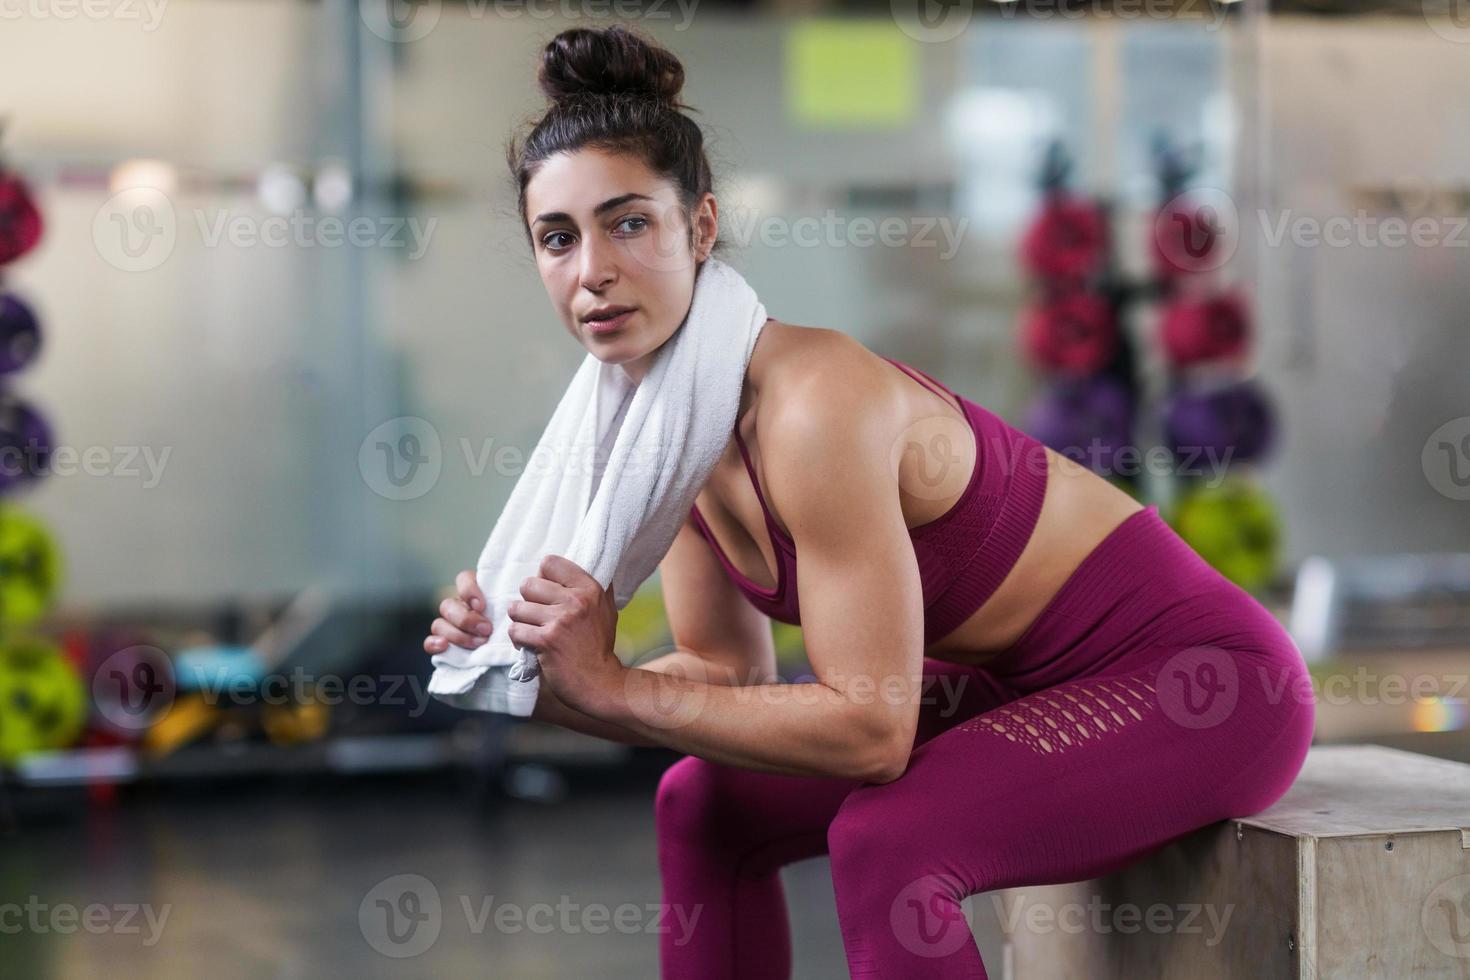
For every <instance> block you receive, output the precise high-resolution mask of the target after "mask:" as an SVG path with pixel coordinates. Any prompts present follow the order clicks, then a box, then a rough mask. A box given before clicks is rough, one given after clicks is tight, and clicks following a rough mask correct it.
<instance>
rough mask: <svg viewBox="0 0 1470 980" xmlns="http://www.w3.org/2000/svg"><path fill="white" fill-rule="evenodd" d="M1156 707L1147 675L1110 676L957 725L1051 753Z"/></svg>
mask: <svg viewBox="0 0 1470 980" xmlns="http://www.w3.org/2000/svg"><path fill="white" fill-rule="evenodd" d="M1156 707H1157V701H1156V699H1155V697H1154V686H1153V685H1152V684H1150V683H1149V682H1148V681H1147V680H1144V679H1143V678H1141V677H1139V678H1132V677H1106V678H1102V679H1099V680H1095V681H1079V682H1076V683H1068V684H1062V685H1058V686H1057V687H1054V688H1050V689H1048V690H1044V691H1037V692H1036V693H1034V694H1028V695H1026V696H1025V697H1024V698H1021V699H1020V700H1018V701H1013V702H1011V703H1010V704H1006V705H1002V706H1001V707H999V708H994V709H992V710H990V711H987V712H985V713H984V714H982V715H977V716H976V717H974V718H971V719H969V720H968V721H964V722H962V723H961V724H960V725H959V728H960V730H961V731H967V732H986V733H989V734H994V735H999V736H1002V737H1003V738H1007V739H1009V740H1010V741H1012V742H1019V743H1020V744H1022V745H1025V746H1026V747H1027V748H1029V749H1031V750H1032V751H1033V752H1035V753H1037V754H1038V755H1050V754H1051V753H1053V752H1065V751H1067V750H1068V749H1072V748H1076V747H1077V746H1079V745H1082V744H1084V743H1086V742H1090V741H1092V740H1093V739H1096V738H1101V737H1102V736H1104V735H1106V734H1108V733H1109V732H1114V731H1118V730H1119V729H1121V728H1124V727H1126V726H1128V725H1131V724H1133V723H1134V722H1137V721H1142V720H1143V718H1144V716H1145V715H1148V714H1149V713H1150V712H1152V711H1154V710H1156Z"/></svg>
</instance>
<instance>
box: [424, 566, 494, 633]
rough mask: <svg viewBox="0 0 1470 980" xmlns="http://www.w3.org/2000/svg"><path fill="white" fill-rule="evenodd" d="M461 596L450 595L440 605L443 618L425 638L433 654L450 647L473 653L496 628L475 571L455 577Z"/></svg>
mask: <svg viewBox="0 0 1470 980" xmlns="http://www.w3.org/2000/svg"><path fill="white" fill-rule="evenodd" d="M454 586H455V589H456V590H457V592H458V595H453V596H450V597H449V598H447V599H445V600H444V601H443V602H441V603H439V618H438V619H436V620H434V623H433V625H432V626H430V627H429V633H430V635H429V636H427V637H425V638H424V649H425V650H426V651H427V652H429V653H443V652H444V651H445V650H447V649H449V644H451V643H453V644H454V645H455V646H458V647H464V648H465V649H467V650H473V649H474V648H475V647H477V646H480V645H481V644H482V643H484V642H485V640H486V639H487V638H488V637H489V636H490V632H491V630H492V629H493V627H492V626H491V623H490V620H489V619H487V618H485V615H484V613H485V593H483V592H481V591H480V584H479V583H478V582H477V581H475V572H474V569H468V568H467V569H465V570H464V571H462V572H460V573H459V574H458V575H456V576H455V577H454Z"/></svg>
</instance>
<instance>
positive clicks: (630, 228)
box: [526, 149, 716, 381]
mask: <svg viewBox="0 0 1470 980" xmlns="http://www.w3.org/2000/svg"><path fill="white" fill-rule="evenodd" d="M526 220H527V222H528V224H529V227H530V231H531V243H532V246H533V248H534V249H535V255H536V268H537V270H538V271H539V272H540V273H541V281H542V282H544V283H545V284H546V293H547V295H548V296H550V297H551V302H552V305H553V306H555V307H556V312H557V315H558V316H560V317H561V320H562V323H563V325H564V326H566V328H567V330H568V331H569V332H570V333H571V335H572V336H573V337H575V338H576V339H577V342H578V343H580V344H581V345H582V346H583V347H586V348H587V350H589V351H590V352H591V353H592V354H593V355H594V356H595V357H597V358H598V359H599V360H601V361H604V362H607V363H610V364H621V365H623V367H624V370H626V371H627V372H628V374H629V375H630V376H631V377H633V379H634V380H635V381H638V380H641V379H642V377H643V374H644V373H646V370H647V365H648V361H647V358H648V355H650V354H652V353H653V352H654V351H656V350H657V349H658V348H659V347H660V346H662V344H663V343H664V341H666V340H668V339H669V338H670V337H671V336H673V334H674V331H675V330H677V329H678V328H679V325H680V324H681V323H683V322H684V317H685V316H686V315H687V314H688V312H689V304H690V301H691V300H692V299H693V296H694V273H695V269H696V265H697V263H699V262H702V261H704V259H705V258H706V257H707V256H708V255H709V251H710V248H711V247H712V246H713V245H714V236H715V228H716V222H715V199H714V195H712V194H706V195H705V199H704V200H703V201H701V202H700V207H699V211H698V212H697V214H696V216H695V221H694V227H695V229H696V232H697V234H696V236H695V242H694V245H693V247H691V243H690V237H689V228H690V224H689V219H688V216H687V215H686V214H685V212H684V210H683V208H682V206H681V205H680V203H679V197H678V194H677V192H676V191H675V188H674V185H673V184H672V183H671V182H669V181H668V180H665V179H662V178H660V177H658V176H656V175H654V174H653V173H651V172H650V171H649V170H648V169H647V168H646V167H645V166H644V165H643V163H642V162H641V161H639V160H637V159H635V158H633V157H631V156H627V155H622V154H612V153H608V152H606V151H603V150H593V149H584V150H579V151H577V152H575V153H560V154H557V155H556V156H553V157H550V158H548V159H547V160H546V161H545V162H544V163H543V164H542V166H541V169H540V170H539V171H537V173H536V175H535V176H534V177H532V178H531V180H530V182H529V183H528V184H527V186H526ZM628 309H631V310H632V312H631V313H628V314H626V315H622V316H614V317H612V318H610V319H609V318H606V314H607V313H608V312H609V311H613V312H616V311H619V310H628Z"/></svg>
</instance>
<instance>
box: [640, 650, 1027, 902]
mask: <svg viewBox="0 0 1470 980" xmlns="http://www.w3.org/2000/svg"><path fill="white" fill-rule="evenodd" d="M923 670H924V673H923V683H922V685H921V687H920V692H919V693H920V703H919V719H918V727H917V731H916V733H915V737H914V746H915V749H916V750H918V749H919V748H921V747H922V746H924V745H925V744H927V743H928V742H929V741H931V740H932V739H934V738H936V737H938V736H940V735H942V734H943V733H945V732H948V731H950V730H952V729H953V728H954V727H955V726H957V725H960V724H962V723H964V722H965V721H967V720H969V719H972V718H975V717H976V716H978V715H981V714H983V713H984V712H986V711H990V710H993V709H995V708H997V707H999V706H1001V705H1003V704H1005V703H1007V702H1008V701H1011V700H1014V699H1015V698H1016V697H1017V696H1018V695H1017V693H1016V692H1015V691H1013V690H1011V689H1010V688H1009V687H1007V686H1006V685H1004V684H1002V683H1001V682H999V681H997V680H996V679H995V678H994V677H992V676H991V675H990V674H988V673H987V672H986V671H984V670H983V669H981V668H977V667H967V666H962V665H958V664H951V663H947V662H943V661H937V660H931V659H925V661H924V667H923ZM866 785H869V784H868V783H866V782H864V781H863V780H858V779H850V778H840V777H821V776H793V775H784V774H781V773H769V772H761V771H758V770H753V769H745V768H741V767H738V766H731V765H726V764H723V763H718V762H711V761H709V760H706V759H702V758H699V757H697V756H686V757H685V758H683V759H680V760H679V761H678V762H676V763H674V764H673V765H672V766H670V767H669V769H668V770H667V771H666V772H665V773H664V775H663V777H662V779H661V780H660V781H659V786H658V791H657V794H656V796H655V814H656V817H657V823H658V829H659V835H660V838H661V840H663V841H664V842H665V844H666V845H667V844H671V843H672V840H671V838H672V839H677V840H679V841H680V842H681V843H680V845H679V848H678V849H680V850H683V849H684V848H695V849H699V850H704V851H725V852H729V853H735V854H738V855H739V856H740V858H741V860H742V866H743V867H745V868H746V869H747V870H749V871H752V872H756V873H762V872H766V871H770V870H771V869H773V868H776V867H779V866H781V865H784V864H788V863H790V862H792V861H796V860H800V859H802V858H806V857H815V856H817V855H820V854H823V853H825V852H826V849H827V829H828V825H829V824H830V823H831V821H832V818H833V816H834V815H836V813H837V810H838V808H839V807H840V806H841V805H842V801H843V800H844V799H845V798H846V797H847V796H848V794H849V793H851V792H852V791H853V790H855V789H858V788H859V787H862V786H866Z"/></svg>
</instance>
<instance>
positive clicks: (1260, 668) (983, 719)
mask: <svg viewBox="0 0 1470 980" xmlns="http://www.w3.org/2000/svg"><path fill="white" fill-rule="evenodd" d="M924 669H925V681H924V687H923V692H924V694H923V703H922V707H921V717H920V721H919V730H918V734H917V737H916V738H915V740H914V749H913V754H912V755H911V756H910V757H909V764H908V769H907V770H906V771H905V773H904V775H903V776H901V777H900V778H898V779H897V780H895V781H893V782H891V783H883V784H877V783H864V782H860V781H854V780H849V779H837V778H821V777H802V776H784V775H776V774H771V773H763V772H758V771H754V770H748V769H740V768H736V767H731V766H726V765H721V764H717V763H713V762H708V761H706V760H704V759H700V758H697V757H694V756H688V757H685V758H683V759H681V760H679V761H678V762H677V763H675V764H674V765H673V766H671V767H670V768H669V769H668V771H667V772H666V773H665V774H664V776H663V778H662V780H661V782H660V783H659V787H658V792H657V796H656V799H655V821H656V824H657V828H658V860H659V871H660V875H661V877H662V880H663V902H664V905H665V908H664V910H663V911H664V913H665V914H664V915H663V916H661V921H664V922H689V921H691V920H692V921H693V923H694V925H693V927H692V928H691V929H689V930H687V931H686V930H684V929H678V930H675V929H669V930H665V931H663V932H661V933H660V948H659V957H660V965H661V976H662V977H663V978H664V980H777V978H780V980H785V978H787V977H789V976H790V974H791V937H790V924H789V922H788V919H787V912H786V904H785V896H784V894H783V892H782V888H781V880H780V877H779V874H778V872H779V870H780V868H781V866H782V865H785V864H789V863H791V862H793V861H799V860H802V859H804V858H811V857H816V856H818V855H822V854H827V855H830V859H831V866H832V884H833V887H834V890H835V894H836V901H837V917H838V921H839V923H840V925H841V929H842V938H843V943H844V947H845V949H846V953H847V963H848V969H849V972H850V975H851V976H853V977H880V978H883V980H909V978H916V977H925V978H928V977H935V978H943V977H964V978H970V980H984V978H985V976H986V973H985V968H984V966H983V965H982V964H981V961H980V953H979V950H978V949H977V948H976V946H975V941H974V937H973V934H972V932H971V929H970V925H969V922H968V920H967V919H966V917H965V915H964V911H963V909H962V908H961V906H960V902H961V900H962V899H963V898H965V897H966V896H968V895H973V894H977V893H979V892H986V891H991V890H994V889H999V888H1009V887H1013V886H1018V885H1041V884H1052V883H1060V882H1068V881H1079V880H1083V879H1087V878H1092V877H1095V876H1098V875H1103V874H1107V873H1109V872H1112V871H1115V870H1118V869H1120V868H1123V867H1125V866H1127V865H1129V864H1131V863H1133V862H1135V861H1137V860H1138V859H1140V858H1142V857H1144V856H1146V855H1148V854H1150V853H1152V852H1154V851H1156V850H1158V849H1160V848H1162V847H1163V846H1164V845H1166V844H1168V843H1170V842H1171V841H1173V840H1176V839H1178V838H1180V837H1182V836H1184V835H1186V834H1188V833H1190V832H1192V831H1194V830H1196V829H1198V828H1200V827H1203V826H1205V825H1207V824H1210V823H1213V822H1216V821H1220V820H1226V819H1229V818H1232V817H1241V816H1248V815H1250V814H1253V813H1257V812H1259V811H1261V810H1263V809H1265V808H1266V807H1268V806H1270V805H1271V804H1272V803H1274V802H1275V801H1276V800H1277V799H1278V798H1280V796H1281V795H1282V794H1283V793H1285V792H1286V790H1287V788H1288V787H1289V786H1290V785H1291V782H1292V780H1293V779H1295V778H1296V775H1297V773H1298V772H1299V771H1300V769H1301V765H1302V762H1303V760H1304V759H1305V757H1306V752H1307V747H1308V745H1309V744H1310V742H1311V739H1312V729H1313V723H1314V711H1313V695H1312V690H1311V685H1310V681H1309V679H1308V675H1307V671H1306V666H1305V665H1304V663H1303V662H1302V659H1301V656H1300V654H1299V653H1298V652H1297V650H1296V648H1295V646H1293V644H1292V642H1291V640H1290V638H1289V637H1288V635H1287V634H1286V632H1285V631H1284V630H1283V629H1282V628H1281V627H1280V625H1279V624H1278V623H1277V622H1276V620H1275V619H1274V618H1273V617H1272V616H1271V615H1270V614H1269V613H1268V612H1267V611H1266V610H1265V609H1264V608H1263V607H1262V606H1261V605H1260V604H1259V603H1257V602H1256V601H1255V600H1254V599H1253V598H1252V597H1251V596H1250V595H1249V594H1247V593H1246V592H1244V591H1242V590H1241V589H1239V588H1237V587H1236V586H1235V585H1233V584H1231V583H1230V582H1229V581H1227V580H1226V579H1224V578H1223V577H1221V576H1220V575H1219V574H1218V573H1217V572H1215V571H1214V569H1212V568H1210V567H1209V566H1208V565H1206V564H1205V563H1204V562H1203V561H1202V560H1201V559H1200V558H1199V557H1198V556H1197V555H1196V554H1195V553H1194V552H1193V551H1192V550H1191V549H1190V548H1189V546H1188V545H1186V544H1184V542H1183V541H1181V540H1180V539H1179V537H1178V536H1177V535H1176V534H1175V533H1174V532H1173V530H1172V529H1170V528H1169V526H1168V525H1167V524H1165V523H1164V522H1163V520H1162V519H1160V517H1159V516H1158V510H1157V508H1156V507H1148V508H1145V509H1144V510H1142V511H1139V512H1137V513H1135V514H1133V515H1131V516H1130V517H1129V518H1128V519H1127V520H1125V521H1124V522H1123V523H1122V524H1121V525H1120V526H1119V527H1118V528H1117V529H1115V530H1114V531H1113V532H1112V533H1111V534H1110V535H1109V536H1108V537H1107V538H1106V539H1105V540H1104V541H1103V542H1102V543H1101V544H1100V545H1099V546H1098V547H1097V549H1096V550H1094V551H1093V552H1092V553H1091V554H1090V555H1089V556H1088V557H1087V558H1086V559H1085V560H1084V561H1083V563H1082V565H1081V566H1080V567H1079V568H1078V569H1077V571H1076V572H1075V573H1073V575H1072V576H1071V577H1070V578H1069V579H1068V580H1067V582H1066V584H1065V585H1064V586H1063V587H1062V589H1061V591H1060V592H1059V593H1058V594H1057V595H1056V597H1055V598H1053V599H1052V601H1051V602H1050V603H1048V605H1047V607H1046V609H1045V610H1044V611H1043V612H1042V614H1041V616H1040V617H1039V618H1038V619H1037V621H1036V622H1035V623H1033V624H1032V625H1031V627H1030V628H1028V629H1027V631H1026V632H1025V634H1024V635H1023V636H1022V637H1021V639H1020V640H1019V641H1018V642H1017V643H1016V644H1015V645H1014V646H1012V647H1011V648H1010V649H1009V650H1007V651H1006V652H1005V653H1003V654H1002V655H1001V656H1000V657H999V658H997V659H996V660H992V661H990V662H988V663H987V664H986V665H985V666H984V667H983V668H975V667H961V666H957V665H954V664H948V663H943V662H940V661H936V660H932V659H926V660H925V661H924ZM696 915H697V918H695V916H696Z"/></svg>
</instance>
